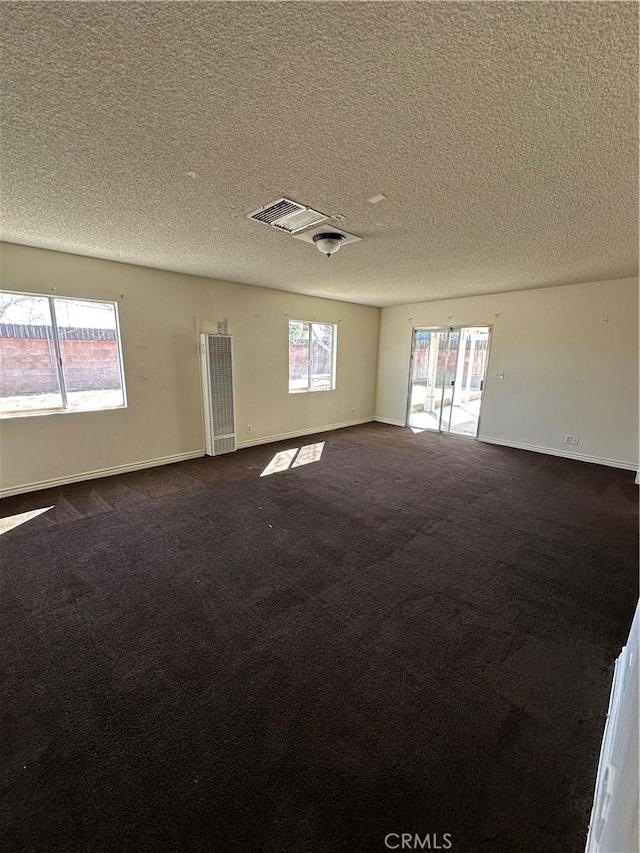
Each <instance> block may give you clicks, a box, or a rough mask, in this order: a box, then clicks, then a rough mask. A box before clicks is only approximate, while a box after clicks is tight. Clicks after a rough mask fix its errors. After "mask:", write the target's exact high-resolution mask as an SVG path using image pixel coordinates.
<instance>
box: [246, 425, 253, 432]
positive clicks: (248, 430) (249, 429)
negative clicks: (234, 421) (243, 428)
mask: <svg viewBox="0 0 640 853" xmlns="http://www.w3.org/2000/svg"><path fill="white" fill-rule="evenodd" d="M252 429H253V427H252V426H251V424H247V432H251V430H252Z"/></svg>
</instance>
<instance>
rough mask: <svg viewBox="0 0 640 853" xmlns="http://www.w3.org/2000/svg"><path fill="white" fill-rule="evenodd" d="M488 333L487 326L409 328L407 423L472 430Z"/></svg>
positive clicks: (474, 432) (460, 431)
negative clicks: (411, 333) (409, 354)
mask: <svg viewBox="0 0 640 853" xmlns="http://www.w3.org/2000/svg"><path fill="white" fill-rule="evenodd" d="M490 332H491V329H490V328H489V326H464V327H449V328H445V329H442V328H440V329H439V328H434V329H414V331H413V346H412V349H411V369H410V379H409V397H408V405H407V425H408V426H410V427H412V428H413V429H416V430H422V429H430V430H435V431H437V432H449V433H457V434H458V435H468V436H475V435H477V432H478V422H479V418H480V407H481V404H482V392H483V388H484V377H485V371H486V367H487V356H488V352H489V337H490Z"/></svg>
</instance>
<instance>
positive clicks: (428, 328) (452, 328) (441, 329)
mask: <svg viewBox="0 0 640 853" xmlns="http://www.w3.org/2000/svg"><path fill="white" fill-rule="evenodd" d="M462 329H488V330H489V342H488V345H487V358H486V361H485V364H484V373H483V376H482V380H481V381H482V389H481V390H482V398H481V399H482V401H483V402H484V392H485V389H486V382H487V375H488V373H489V359H490V358H491V342H492V340H493V325H492V324H491V323H475V324H471V325H469V324H467V325H464V326H413V327H412V329H411V353H410V356H409V381H408V384H407V405H406V409H405V426H406V427H409V426H410V423H409V420H410V417H411V396H412V391H413V361H414V358H415V340H416V332H446V333H447V338H446V341H447V357H448V355H449V342H450V341H451V333H452V332H461V331H462ZM459 358H460V340H459V339H458V349H457V350H456V366H455V368H454V375H455V373H456V372H457V365H458V359H459ZM447 367H448V365H447ZM446 378H447V371H446V369H445V377H444V381H443V385H442V397H441V403H440V417H439V419H438V423H439V428H438V429H429V427H425V430H428V431H429V432H436V433H438V434H439V435H445V434H446V435H459V436H460V437H461V438H471V439H475V440H476V441H477V440H478V435H479V433H480V422H481V419H482V403H481V404H480V413H479V415H478V426H477V429H476V434H475V435H464V434H463V433H455V432H451V431H450V429H449V430H443V429H442V409H443V406H442V402H443V401H444V395H445V391H446V387H447V385H446ZM454 397H455V386H454V390H453V393H452V396H451V402H452V404H453V399H454Z"/></svg>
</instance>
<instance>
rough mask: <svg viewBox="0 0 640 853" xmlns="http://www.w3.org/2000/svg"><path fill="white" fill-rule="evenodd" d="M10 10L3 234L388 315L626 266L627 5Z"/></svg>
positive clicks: (588, 277) (632, 146) (631, 187)
mask: <svg viewBox="0 0 640 853" xmlns="http://www.w3.org/2000/svg"><path fill="white" fill-rule="evenodd" d="M1 7H2V8H1V9H0V17H1V19H2V30H3V36H2V40H3V62H4V82H3V84H2V98H3V103H2V124H3V156H2V170H3V175H2V183H3V196H4V201H3V229H4V230H3V234H2V236H3V239H4V240H7V241H11V242H16V243H26V244H30V245H35V246H42V247H46V248H52V249H59V250H62V251H68V252H75V253H80V254H85V255H90V256H97V257H102V258H110V259H115V260H120V261H127V262H130V263H135V264H143V265H147V266H151V267H160V268H165V269H172V270H179V271H182V272H188V273H195V274H199V275H207V276H211V277H214V278H218V279H226V280H229V281H242V282H247V283H250V284H257V285H264V286H267V287H273V288H280V289H284V290H290V291H295V292H300V293H307V294H310V295H315V296H325V297H329V298H333V299H341V300H348V301H352V302H362V303H366V304H372V305H380V306H382V305H390V304H395V303H403V302H411V301H422V300H431V299H441V298H445V297H456V296H468V295H473V294H479V293H489V292H496V291H504V290H511V289H523V288H530V287H540V286H548V285H559V284H568V283H572V282H580V281H597V280H609V279H616V278H623V277H627V276H632V275H635V274H637V257H638V252H637V121H636V119H637V70H638V61H637V38H638V36H637V20H638V7H637V5H636V4H633V3H616V2H607V3H565V2H560V3H552V2H550V3H500V2H491V3H481V2H478V3H464V2H461V3H297V2H296V3H282V4H281V3H188V2H183V3H140V4H138V3H99V2H98V3H56V2H51V3H2V4H1ZM190 173H191V174H190ZM193 173H195V176H194V174H193ZM377 193H384V194H385V195H386V196H387V199H386V200H385V201H382V202H380V203H379V204H376V205H372V204H369V203H368V202H367V199H368V198H370V197H371V196H373V195H375V194H377ZM281 195H285V196H288V197H291V198H293V199H295V200H297V201H301V202H303V203H306V204H310V205H312V206H314V207H317V208H318V209H320V210H322V211H324V212H326V213H341V214H344V215H345V216H346V219H345V221H344V223H341V224H343V226H344V228H346V229H347V230H348V231H350V232H352V233H354V234H357V235H358V236H360V237H362V238H363V242H361V243H356V244H354V245H352V246H348V247H345V248H344V249H343V250H342V251H341V252H340V253H339V254H338V255H336V256H335V257H334V258H332V259H331V260H327V258H323V257H322V256H321V255H320V253H319V252H318V251H317V250H316V249H314V248H313V247H312V246H310V245H308V244H306V243H304V242H301V241H298V240H293V239H291V237H289V236H287V235H285V234H282V233H279V232H277V231H276V229H267V228H266V227H264V226H260V225H256V224H254V223H251V222H249V221H248V220H247V219H246V218H245V214H246V213H248V212H250V211H252V210H254V209H255V208H256V207H258V206H259V205H262V204H266V203H267V202H270V201H272V200H274V199H275V198H278V197H279V196H281ZM4 286H10V282H5V285H4Z"/></svg>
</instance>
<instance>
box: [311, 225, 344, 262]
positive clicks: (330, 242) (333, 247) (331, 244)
mask: <svg viewBox="0 0 640 853" xmlns="http://www.w3.org/2000/svg"><path fill="white" fill-rule="evenodd" d="M313 242H314V243H315V244H316V246H317V247H318V249H319V250H320V251H321V252H322V254H323V255H326V256H327V257H328V258H330V257H331V255H333V254H335V253H336V252H337V251H338V249H339V248H340V247H341V246H344V244H345V242H346V237H345V236H344V234H340V233H339V232H338V231H321V232H320V233H319V234H314V235H313Z"/></svg>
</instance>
